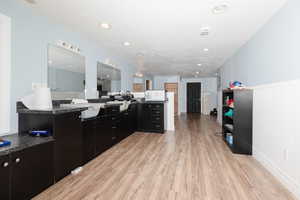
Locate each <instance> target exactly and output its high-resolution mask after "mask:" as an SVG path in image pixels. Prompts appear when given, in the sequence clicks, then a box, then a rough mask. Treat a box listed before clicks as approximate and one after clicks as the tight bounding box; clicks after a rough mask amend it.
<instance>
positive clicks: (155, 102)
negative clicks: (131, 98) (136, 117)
mask: <svg viewBox="0 0 300 200" xmlns="http://www.w3.org/2000/svg"><path fill="white" fill-rule="evenodd" d="M137 102H138V103H142V104H164V103H166V102H168V101H167V100H165V101H145V100H143V101H137Z"/></svg>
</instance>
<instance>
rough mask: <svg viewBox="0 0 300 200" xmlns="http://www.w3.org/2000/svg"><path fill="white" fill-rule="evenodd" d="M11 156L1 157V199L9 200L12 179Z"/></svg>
mask: <svg viewBox="0 0 300 200" xmlns="http://www.w3.org/2000/svg"><path fill="white" fill-rule="evenodd" d="M10 164H11V163H10V160H9V155H4V156H0V188H1V189H0V198H1V199H9V194H10V193H9V190H10V184H9V177H10Z"/></svg>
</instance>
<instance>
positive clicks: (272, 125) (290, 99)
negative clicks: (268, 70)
mask: <svg viewBox="0 0 300 200" xmlns="http://www.w3.org/2000/svg"><path fill="white" fill-rule="evenodd" d="M299 88H300V80H299V81H289V82H283V83H279V84H271V85H263V86H260V87H255V88H254V98H253V100H254V101H253V150H254V157H255V158H256V159H257V160H259V161H260V162H261V163H262V164H263V165H264V166H265V167H266V168H267V169H269V170H270V171H271V172H272V173H273V174H274V175H275V176H276V177H277V178H279V179H280V180H281V181H282V182H283V183H284V184H285V185H286V186H287V188H288V189H289V190H290V191H292V192H293V193H294V194H295V195H296V196H297V197H298V198H299V199H300V170H299V169H300V157H299V153H300V146H299V141H300V134H299V115H300V104H299V102H300V92H297V91H299Z"/></svg>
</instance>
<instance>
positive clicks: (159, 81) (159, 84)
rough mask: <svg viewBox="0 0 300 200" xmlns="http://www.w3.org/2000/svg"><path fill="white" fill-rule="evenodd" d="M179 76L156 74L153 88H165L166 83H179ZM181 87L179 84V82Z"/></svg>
mask: <svg viewBox="0 0 300 200" xmlns="http://www.w3.org/2000/svg"><path fill="white" fill-rule="evenodd" d="M179 82H180V77H179V76H154V77H153V89H154V90H164V89H165V83H179ZM178 87H179V84H178Z"/></svg>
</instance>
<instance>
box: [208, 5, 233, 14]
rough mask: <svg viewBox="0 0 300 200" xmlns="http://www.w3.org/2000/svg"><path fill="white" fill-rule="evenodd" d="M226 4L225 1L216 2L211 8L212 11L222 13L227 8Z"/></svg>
mask: <svg viewBox="0 0 300 200" xmlns="http://www.w3.org/2000/svg"><path fill="white" fill-rule="evenodd" d="M228 7H229V6H228V4H227V3H221V4H218V5H215V6H214V7H213V9H212V12H213V13H214V14H221V13H224V12H226V11H227V10H228Z"/></svg>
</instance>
